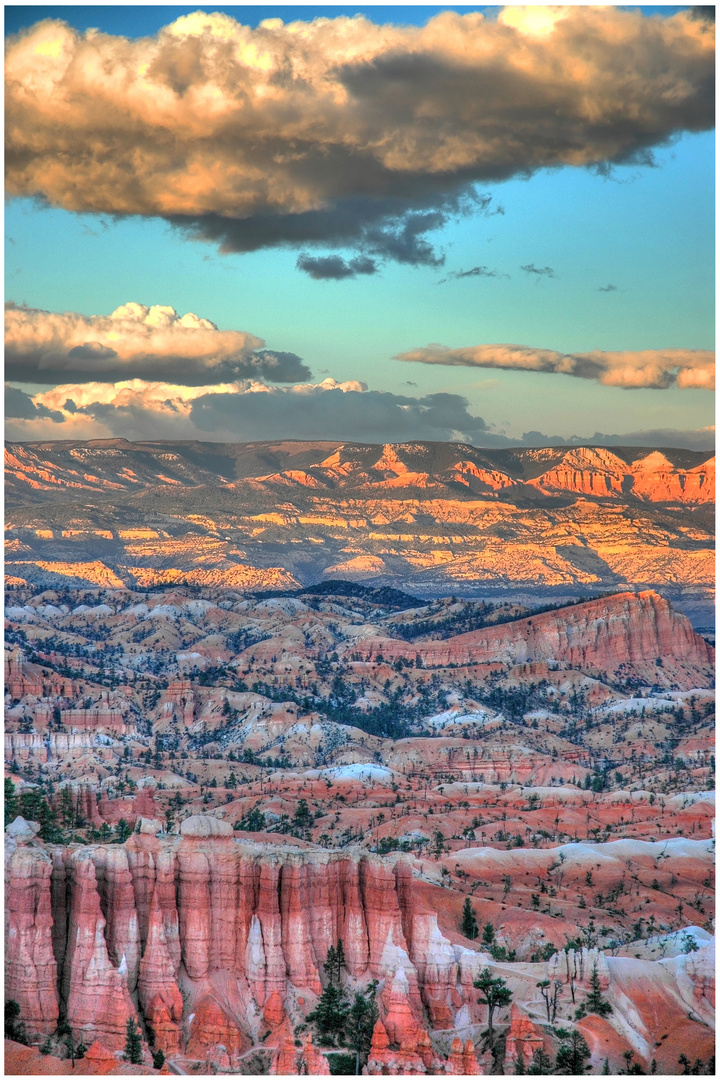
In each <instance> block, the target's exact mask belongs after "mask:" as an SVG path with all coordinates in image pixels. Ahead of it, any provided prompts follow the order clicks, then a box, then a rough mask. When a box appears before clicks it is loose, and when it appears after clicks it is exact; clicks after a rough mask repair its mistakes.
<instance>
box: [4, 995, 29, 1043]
mask: <svg viewBox="0 0 720 1080" xmlns="http://www.w3.org/2000/svg"><path fill="white" fill-rule="evenodd" d="M5 1038H6V1039H12V1040H13V1041H14V1042H17V1043H22V1044H23V1045H24V1046H27V1045H28V1037H27V1033H26V1031H25V1022H24V1020H21V1019H20V1005H19V1004H18V1002H17V1001H15V1000H14V999H13V998H10V999H9V1001H6V1002H5Z"/></svg>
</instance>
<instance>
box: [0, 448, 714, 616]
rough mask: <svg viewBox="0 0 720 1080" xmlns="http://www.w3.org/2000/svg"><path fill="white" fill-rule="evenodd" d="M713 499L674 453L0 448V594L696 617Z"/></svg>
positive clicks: (707, 593)
mask: <svg viewBox="0 0 720 1080" xmlns="http://www.w3.org/2000/svg"><path fill="white" fill-rule="evenodd" d="M618 451H619V452H618ZM713 499H714V457H713V456H712V455H711V454H704V453H701V452H697V451H685V450H677V451H675V450H666V449H663V450H658V449H656V448H655V449H654V448H644V447H633V448H617V447H614V448H612V449H609V448H607V447H591V446H588V447H578V446H569V447H568V446H564V447H545V448H513V449H502V450H486V449H479V448H476V447H472V446H470V445H469V444H466V443H429V442H425V443H418V442H410V443H397V444H371V443H357V442H346V443H338V442H335V441H314V442H303V441H299V440H285V441H275V442H263V443H258V442H253V443H227V444H222V443H199V442H155V443H149V442H145V443H130V442H127V441H125V440H120V439H112V440H92V441H88V442H82V441H66V442H62V443H47V442H45V443H33V444H30V443H8V444H7V445H6V506H7V511H6V513H7V521H6V524H7V529H6V560H7V570H8V574H9V576H10V579H11V584H12V579H17V580H18V581H20V582H22V581H30V582H32V583H34V584H41V585H45V586H48V587H55V586H57V585H60V584H63V583H66V584H69V583H70V581H71V580H72V581H73V582H74V583H75V584H78V585H81V584H83V583H84V584H88V583H89V584H101V583H104V582H105V581H107V580H109V578H110V577H112V575H115V577H116V578H117V579H118V580H119V581H120V582H122V583H123V585H125V586H129V587H143V588H147V587H152V586H153V584H162V583H163V582H170V581H171V580H173V581H176V582H177V583H181V582H182V583H185V584H189V585H191V584H194V583H195V584H199V585H213V586H223V585H228V586H232V587H245V588H247V589H250V590H252V591H258V590H261V589H263V588H270V589H273V588H278V587H280V588H300V587H303V586H306V585H308V584H312V583H316V582H317V581H318V580H323V579H324V578H328V577H331V578H345V579H350V580H356V581H365V582H371V583H372V584H373V585H375V586H376V587H386V586H387V587H391V588H406V589H408V590H409V591H410V592H414V593H419V594H421V595H423V596H432V595H436V596H437V595H448V593H451V592H452V593H458V594H463V595H469V594H471V593H472V594H473V595H481V594H483V590H484V591H485V592H488V593H491V594H493V595H495V594H497V593H501V594H502V593H508V592H509V593H512V592H513V591H517V590H521V591H530V592H533V593H535V594H537V593H540V594H542V595H549V592H550V593H552V592H553V590H554V593H555V594H559V595H562V596H569V595H582V594H585V593H587V592H588V591H596V590H597V589H598V588H601V589H607V588H611V589H618V588H623V587H625V588H627V587H631V588H660V589H661V590H662V591H663V592H665V593H667V592H668V590H670V592H671V594H672V595H673V597H674V598H676V599H677V598H678V597H679V596H680V595H681V594H682V593H683V592H685V593H687V592H688V591H690V592H692V593H694V594H696V595H698V596H701V597H702V598H703V603H704V604H705V605H706V606H708V605H709V601H710V597H711V592H712V588H713V579H714V562H713V525H714V518H713ZM548 591H549V592H548Z"/></svg>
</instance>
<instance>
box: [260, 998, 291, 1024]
mask: <svg viewBox="0 0 720 1080" xmlns="http://www.w3.org/2000/svg"><path fill="white" fill-rule="evenodd" d="M263 1018H264V1020H265V1023H266V1024H267V1025H268V1027H270V1028H278V1027H280V1025H281V1024H282V1023H283V1022H284V1021H285V1018H286V1017H285V1006H284V1005H283V1000H282V998H281V997H280V995H279V994H278V992H277V990H274V991H273V992H272V994H271V995H270V997H269V998H268V999H267V1001H266V1002H265V1008H264V1009H263Z"/></svg>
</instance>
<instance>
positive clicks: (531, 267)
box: [520, 263, 555, 279]
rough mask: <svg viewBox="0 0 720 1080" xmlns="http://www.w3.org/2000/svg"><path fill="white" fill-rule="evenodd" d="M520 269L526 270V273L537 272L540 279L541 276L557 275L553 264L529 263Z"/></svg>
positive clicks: (536, 274)
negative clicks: (537, 264)
mask: <svg viewBox="0 0 720 1080" xmlns="http://www.w3.org/2000/svg"><path fill="white" fill-rule="evenodd" d="M520 269H521V270H524V271H525V273H526V274H535V276H536V277H537V278H538V279H539V278H541V277H552V278H554V277H555V271H554V270H553V268H552V266H535V264H534V263H528V264H527V266H521V267H520Z"/></svg>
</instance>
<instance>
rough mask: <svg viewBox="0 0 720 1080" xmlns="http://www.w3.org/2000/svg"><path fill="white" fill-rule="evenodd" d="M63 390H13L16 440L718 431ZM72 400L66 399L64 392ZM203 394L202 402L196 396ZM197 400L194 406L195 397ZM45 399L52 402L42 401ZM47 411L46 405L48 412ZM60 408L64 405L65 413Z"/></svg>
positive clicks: (409, 401) (671, 441) (374, 402)
mask: <svg viewBox="0 0 720 1080" xmlns="http://www.w3.org/2000/svg"><path fill="white" fill-rule="evenodd" d="M69 389H70V388H69V387H68V388H64V387H58V388H57V389H56V390H52V391H48V392H47V393H45V394H43V395H36V398H35V401H33V400H31V399H30V398H29V396H28V395H27V394H25V393H23V391H21V390H19V389H18V388H16V387H12V386H6V396H7V397H6V400H7V403H8V404H7V413H8V417H9V419H8V423H7V426H6V435H7V437H8V438H10V439H15V440H21V441H22V440H27V439H61V438H65V439H67V438H107V437H109V436H117V437H122V438H126V439H130V440H133V439H148V438H149V439H198V438H199V439H208V438H209V439H211V440H213V441H218V442H228V441H255V440H258V439H281V438H298V439H316V438H317V437H318V433H319V432H320V433H321V434H322V435H323V437H325V438H330V439H333V438H336V439H341V440H347V439H356V440H358V441H363V442H404V441H409V440H412V441H425V440H427V441H453V440H456V439H459V440H461V441H463V442H468V443H472V444H474V445H475V446H478V447H488V448H502V447H511V446H536V447H541V446H565V445H569V446H579V445H584V446H587V445H599V446H657V447H678V448H686V449H691V450H711V449H712V447H713V444H714V430H713V429H711V428H704V429H700V430H677V429H672V428H668V429H653V430H640V431H632V432H626V433H622V432H621V433H618V434H605V433H603V432H595V434H594V435H586V434H580V435H571V436H569V437H568V436H563V435H547V434H545V433H544V432H542V431H526V432H525V433H524V434H523V435H522V437H512V436H508V435H505V434H503V433H502V432H497V431H494V430H492V428H491V426H490V425H488V424H487V423H486V422H485V420H484V419H483V418H482V417H480V416H475V415H473V414H472V413H471V411H470V408H469V406H468V402H467V400H466V399H465V398H463V397H461V396H459V395H457V394H446V393H439V394H428V395H425V396H423V397H410V396H405V395H400V394H392V393H379V392H377V391H366V390H364V389H363V388H362V384H360V383H344V384H337V383H334V382H332V380H327V381H326V382H325V383H321V384H318V385H305V386H301V387H292V388H283V389H280V388H278V387H270V386H268V387H267V388H266V389H265V390H258V389H257V384H252V385H251V384H249V383H248V384H246V385H245V387H244V388H243V387H239V388H238V389H237V390H236V391H234V392H219V391H218V392H213V393H198V391H183V392H182V394H181V395H180V396H175V397H173V394H175V395H177V394H178V391H177V388H173V387H169V386H165V387H163V386H162V385H158V384H142V383H136V384H134V385H133V386H131V387H127V386H126V387H124V388H122V387H118V388H113V387H98V388H97V390H102V391H103V392H104V394H105V398H106V400H104V401H98V400H94V401H93V400H88V398H89V396H90V395H91V394H92V393H94V392H96V389H95V388H93V387H90V386H88V385H87V384H86V385H85V386H83V387H79V388H76V390H77V391H78V393H79V394H81V395H84V403H83V404H78V402H76V401H75V399H74V398H71V397H69V396H67V390H69ZM63 391H64V392H63ZM193 393H198V396H197V397H194V398H193V397H192V394H193ZM188 394H189V395H190V396H189V397H188V396H187V395H188ZM43 399H44V400H43ZM44 402H46V403H47V404H45V403H44ZM59 402H64V404H63V405H62V406H61V408H62V410H63V411H62V412H61V411H60V406H59V405H58V403H59Z"/></svg>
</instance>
